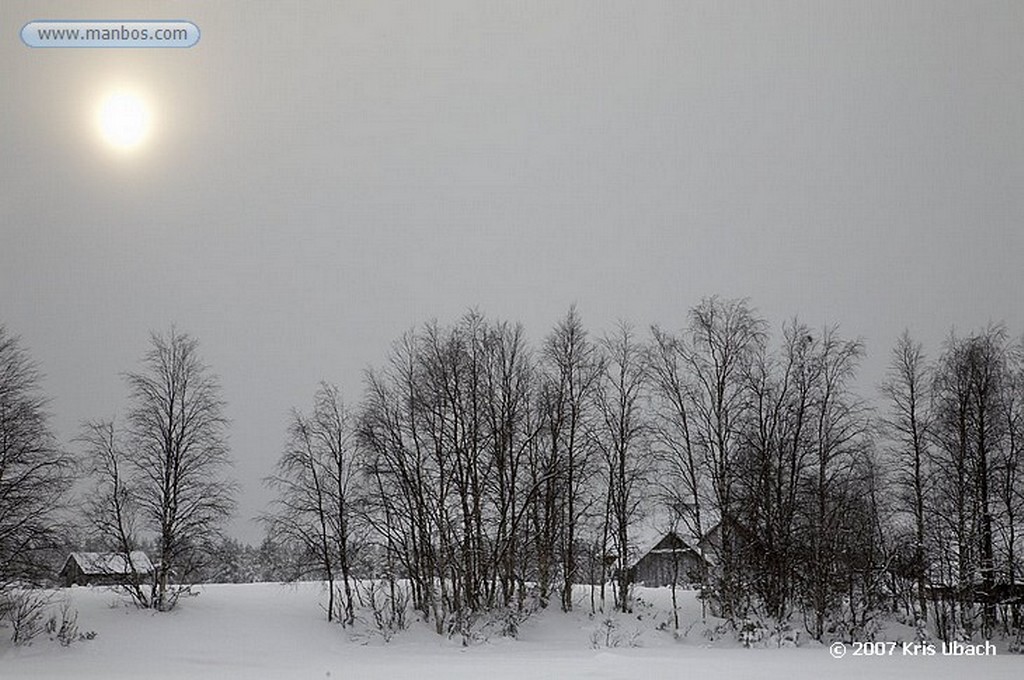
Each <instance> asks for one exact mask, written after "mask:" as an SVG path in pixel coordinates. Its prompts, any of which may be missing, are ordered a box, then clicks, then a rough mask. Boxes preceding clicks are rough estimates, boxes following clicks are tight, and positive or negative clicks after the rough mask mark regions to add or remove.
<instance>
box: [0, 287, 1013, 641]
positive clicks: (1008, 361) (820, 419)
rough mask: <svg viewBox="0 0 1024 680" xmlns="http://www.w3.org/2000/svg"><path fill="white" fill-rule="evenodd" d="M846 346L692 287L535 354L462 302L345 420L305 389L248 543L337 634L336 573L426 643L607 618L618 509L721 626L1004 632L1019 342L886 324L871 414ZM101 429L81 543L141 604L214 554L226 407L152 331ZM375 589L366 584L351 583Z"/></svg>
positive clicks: (39, 446)
mask: <svg viewBox="0 0 1024 680" xmlns="http://www.w3.org/2000/svg"><path fill="white" fill-rule="evenodd" d="M863 355H864V347H863V344H862V343H861V342H860V341H859V340H856V339H848V338H844V337H843V336H842V335H841V334H840V333H839V331H838V329H836V328H835V327H827V328H824V329H821V330H812V329H811V328H809V327H808V326H806V325H805V324H802V323H800V322H799V321H797V320H793V321H791V322H789V323H787V324H784V326H783V328H782V333H781V336H780V337H779V338H775V339H773V338H772V337H771V334H770V333H769V327H768V324H767V322H766V321H765V320H764V319H763V318H761V317H760V316H758V315H757V314H756V312H755V311H754V310H753V309H752V308H751V307H750V306H749V305H748V303H747V302H746V301H744V300H721V299H718V298H709V299H706V300H704V301H702V302H701V303H700V304H699V305H697V306H696V307H694V308H693V309H692V310H691V311H690V313H689V315H688V318H687V320H686V322H685V323H684V324H682V327H681V328H680V329H678V330H675V331H669V330H665V329H662V328H659V327H654V328H652V329H651V333H650V337H649V338H644V337H641V336H640V335H639V334H638V333H637V332H636V331H635V330H634V329H633V328H631V327H630V326H629V325H626V324H621V325H619V326H618V327H617V328H616V329H615V330H614V331H613V332H611V333H609V334H606V335H604V336H601V337H595V336H592V335H591V334H589V333H588V332H587V330H586V329H585V327H584V325H583V323H582V321H581V319H580V316H579V314H578V313H577V312H576V310H575V309H571V310H570V311H569V312H568V313H567V314H566V315H565V317H563V318H562V319H561V320H560V321H559V322H558V324H557V325H556V326H555V327H554V328H553V329H552V330H551V331H550V332H549V333H548V334H547V335H546V337H544V338H543V340H542V342H541V343H540V344H539V345H537V346H532V345H531V344H530V343H529V342H527V340H526V338H525V334H524V331H523V329H522V328H521V327H520V326H519V325H516V324H511V323H507V322H500V321H493V320H489V319H487V318H485V317H484V316H483V315H481V314H479V313H476V312H471V313H469V314H467V315H465V316H464V317H463V318H462V319H460V320H459V321H458V322H457V323H455V324H452V325H450V326H445V325H442V324H439V323H436V322H435V323H430V324H427V325H425V326H423V327H422V328H421V329H419V330H416V331H413V332H410V333H408V334H406V335H405V336H403V337H402V338H400V339H399V340H398V341H397V342H396V343H395V344H394V346H393V348H392V351H391V353H390V355H389V357H388V359H387V361H386V363H385V365H384V366H383V367H381V368H380V369H377V370H373V371H370V372H368V374H367V377H366V391H365V395H364V397H363V399H362V400H361V402H360V403H359V404H358V405H357V406H356V407H355V408H354V409H351V410H350V409H349V408H348V407H346V406H345V405H344V404H343V403H342V399H341V396H340V391H339V390H338V388H336V387H334V386H331V385H328V384H322V385H321V386H320V388H319V389H318V390H317V392H316V394H315V395H314V399H313V404H312V410H311V411H310V412H308V413H304V412H302V411H298V410H297V411H295V412H294V413H293V414H292V418H291V425H290V428H289V431H288V435H287V444H286V447H285V450H284V453H283V455H282V457H281V459H280V461H279V464H278V467H277V469H276V471H275V474H274V475H273V476H272V477H271V478H270V479H269V483H270V484H271V485H272V486H273V487H274V488H275V489H276V490H277V492H278V498H277V501H276V503H275V505H274V507H273V508H272V509H271V511H270V512H268V513H267V515H266V516H265V517H264V519H265V521H266V523H267V527H268V529H269V530H270V533H271V535H273V536H274V537H275V539H276V540H277V539H279V540H282V541H290V542H292V543H294V544H296V545H299V546H301V547H302V549H303V554H305V555H306V557H307V562H308V564H307V566H308V567H309V569H310V573H312V574H315V575H317V576H323V577H325V578H326V579H327V581H328V583H329V591H330V595H329V597H330V600H329V602H328V606H327V611H328V617H329V618H331V619H334V618H337V619H338V620H340V621H342V622H344V623H346V624H347V623H351V622H352V621H353V620H354V617H355V604H354V603H355V601H356V600H357V599H358V597H359V593H358V585H357V583H356V580H355V579H356V576H367V575H372V576H375V577H381V578H384V579H385V581H384V582H386V583H387V584H388V587H389V588H391V589H392V591H391V593H390V594H389V596H388V597H389V598H390V599H389V601H390V602H392V603H396V606H397V603H400V602H402V601H403V600H402V598H401V597H400V596H399V594H398V593H397V592H396V591H395V590H394V589H395V587H396V586H395V584H396V582H397V581H398V580H399V579H405V580H407V581H408V583H409V586H410V592H411V599H412V604H413V606H414V607H415V608H416V609H417V610H419V612H420V613H421V615H422V616H423V617H424V618H425V619H427V620H430V621H432V622H433V623H434V625H435V626H436V628H437V630H438V631H446V630H447V631H451V630H458V629H465V627H467V626H469V625H471V624H472V621H473V618H474V617H475V616H477V615H478V614H479V613H481V612H484V611H487V610H490V609H494V608H505V609H508V608H522V607H524V606H525V605H524V603H525V601H526V599H527V598H528V597H530V598H532V597H534V596H535V597H536V599H537V601H538V602H539V604H540V606H543V607H546V606H549V604H550V603H551V602H552V601H555V602H557V603H558V606H560V607H561V608H562V609H563V610H566V611H568V610H570V609H572V608H573V606H574V605H575V604H576V603H575V602H574V586H575V585H577V584H581V583H589V584H598V585H599V588H600V589H599V590H598V589H591V606H592V607H596V606H597V605H596V598H597V597H598V595H597V593H600V601H601V605H602V606H604V596H605V584H612V585H613V586H614V587H613V588H612V597H613V602H614V606H615V607H617V608H619V609H621V610H622V611H628V610H629V609H630V607H631V593H630V587H631V583H630V579H631V575H632V571H631V569H630V566H631V565H632V564H633V562H634V561H635V559H636V558H637V557H638V555H637V554H636V550H637V547H638V546H637V537H636V535H635V534H636V531H637V527H638V523H639V521H640V520H641V519H642V518H643V516H644V515H645V514H649V513H656V514H657V513H660V514H662V515H664V514H668V515H670V516H671V520H672V522H671V523H672V525H673V526H675V527H677V528H678V527H681V528H683V529H685V532H684V534H685V535H688V536H689V537H691V538H692V539H693V540H694V541H696V540H697V539H702V540H701V543H700V549H701V551H702V552H703V553H704V555H705V557H706V558H707V564H708V566H707V568H706V569H705V570H704V571H703V573H701V574H699V577H700V579H701V580H702V587H703V590H704V592H705V593H706V595H707V601H708V602H710V603H712V604H713V607H714V609H715V610H716V612H717V613H719V614H721V615H722V616H724V617H725V618H727V619H730V620H734V621H736V620H740V619H743V618H746V617H750V616H758V617H766V618H770V619H774V620H776V621H779V622H785V621H792V620H794V618H796V619H802V622H803V624H804V625H805V626H806V629H807V630H808V631H809V632H810V633H811V634H812V635H813V636H814V637H816V638H824V637H826V636H828V635H834V634H836V633H837V631H839V632H842V631H844V630H845V631H850V630H860V629H862V628H863V627H865V626H867V625H869V623H870V621H871V618H872V617H873V616H874V615H875V614H876V613H877V612H879V611H880V610H883V609H885V608H893V607H895V606H899V607H903V608H904V609H906V610H907V611H908V612H909V613H910V614H911V615H912V616H913V617H914V618H915V619H917V620H920V621H922V622H925V621H927V622H929V623H930V624H932V625H934V626H935V628H936V630H937V631H938V632H939V633H940V634H941V635H944V636H947V637H948V636H953V635H958V634H967V635H970V634H972V633H973V632H975V631H981V632H983V633H985V634H990V633H991V632H992V631H993V630H994V629H995V628H996V627H997V626H1000V625H1002V626H1004V627H1005V628H1006V629H1016V630H1019V629H1020V626H1021V621H1020V611H1019V605H1007V603H1008V602H1010V601H1012V599H1013V598H1014V597H1017V598H1018V600H1019V597H1020V592H1019V591H1020V586H1019V581H1020V578H1021V569H1022V562H1021V546H1020V541H1021V533H1022V523H1021V518H1022V516H1024V469H1022V463H1024V453H1022V447H1024V415H1022V413H1024V412H1022V408H1024V349H1022V346H1021V343H1019V342H1015V341H1013V340H1011V338H1010V337H1009V336H1008V334H1007V332H1006V331H1005V329H1003V328H1002V327H999V326H993V327H990V328H986V329H983V330H981V331H979V332H977V333H974V334H970V335H967V336H958V335H951V336H950V337H949V338H948V339H947V340H946V342H945V343H944V344H943V345H942V347H941V350H940V351H939V353H938V354H937V356H936V358H935V359H934V360H929V359H928V358H927V356H926V355H925V352H924V350H923V348H922V347H921V345H920V344H918V343H916V342H915V341H914V340H912V339H911V338H910V337H909V336H908V335H904V336H903V337H902V338H900V340H899V341H898V342H897V344H896V347H895V348H894V350H893V353H892V360H891V365H890V369H889V372H888V374H887V377H886V380H885V382H884V384H883V385H882V386H881V396H882V398H883V399H882V401H880V402H878V403H877V404H876V405H875V406H874V407H872V406H871V404H870V403H869V402H868V401H867V400H866V399H865V398H864V397H863V396H861V395H859V394H858V393H857V391H856V390H855V382H856V379H857V371H858V366H859V362H860V361H861V359H862V357H863ZM126 381H127V384H128V387H129V407H128V409H127V413H126V416H125V418H124V420H123V424H122V423H116V422H115V421H113V420H107V421H96V422H92V423H89V424H87V426H86V427H85V428H84V430H83V433H82V436H81V438H80V443H81V445H82V447H83V448H84V449H85V450H86V452H87V453H88V461H89V472H91V474H92V477H93V481H94V483H95V487H94V488H93V489H92V492H91V493H90V494H89V496H88V499H89V500H88V512H87V516H88V518H89V520H90V521H89V526H90V527H91V531H92V533H93V538H94V539H95V540H96V541H97V542H98V543H101V544H103V545H104V546H105V547H106V548H107V549H110V550H116V551H118V552H121V553H122V554H124V555H125V558H126V559H128V560H130V559H131V554H132V551H133V550H134V549H135V548H137V547H138V546H139V544H140V542H141V541H143V540H152V541H153V542H154V545H155V546H156V549H155V552H156V553H158V554H157V561H158V562H159V571H158V574H159V577H158V578H157V579H156V581H155V582H149V581H147V582H146V583H143V582H142V581H141V580H140V581H138V582H136V583H134V584H131V585H130V587H129V590H130V591H131V593H132V596H133V597H134V598H135V599H136V600H137V601H138V602H139V604H140V605H142V606H152V607H155V608H158V609H168V608H170V607H172V606H173V605H174V602H175V601H176V598H177V597H178V596H179V595H180V594H181V593H182V592H184V588H186V587H187V585H188V583H190V581H191V579H192V575H193V574H196V573H202V572H203V568H204V564H203V563H204V560H206V558H207V557H208V556H209V555H210V553H211V551H212V550H213V549H214V548H215V547H216V545H218V544H220V543H221V542H222V536H221V534H220V527H221V526H222V523H223V520H224V519H225V518H226V517H227V516H228V514H229V513H230V511H231V509H232V505H233V503H232V493H233V487H232V485H231V484H230V483H229V482H228V481H227V480H226V479H225V477H224V472H225V470H226V466H227V464H228V449H227V443H226V433H227V421H226V419H225V417H224V415H223V407H224V403H223V400H222V398H221V396H220V387H219V385H218V383H217V380H216V379H215V378H214V377H213V376H212V375H211V374H210V372H209V369H208V367H207V366H206V365H205V364H203V363H202V361H201V360H200V359H199V355H198V344H197V342H196V341H195V339H194V338H191V337H189V336H187V335H184V334H181V333H178V332H177V331H173V330H172V331H171V332H170V333H169V334H167V335H154V336H153V337H152V342H151V349H150V351H149V353H148V354H147V355H146V356H145V358H144V361H143V364H142V367H141V369H140V370H139V371H137V372H134V373H129V374H127V375H126ZM38 382H39V374H38V371H37V369H36V367H35V365H34V364H33V363H32V362H31V361H30V360H29V358H28V356H27V354H26V353H25V352H24V350H23V349H21V347H20V346H19V343H18V341H17V339H16V338H13V337H12V336H10V335H8V334H7V333H6V332H4V331H2V330H0V584H10V583H13V582H15V581H17V580H18V579H31V578H33V577H38V572H39V566H40V565H41V564H42V563H43V561H42V560H41V559H40V558H39V557H38V555H40V554H42V553H43V552H45V551H46V550H47V549H52V548H53V547H54V545H55V543H56V541H55V540H54V539H55V529H54V527H55V526H56V525H57V524H58V521H57V520H56V519H55V512H56V511H57V510H58V509H59V508H60V506H61V504H62V502H63V499H64V498H65V497H66V492H67V489H68V488H69V484H70V482H71V475H72V472H73V468H74V466H73V464H72V460H71V458H70V457H69V456H67V455H66V454H65V453H63V452H62V450H61V448H60V447H59V446H58V445H57V443H56V441H55V439H54V437H53V436H52V434H51V432H50V430H49V427H48V426H47V420H46V412H45V399H44V398H43V397H42V395H41V393H40V391H39V386H38ZM377 595H379V593H377V594H375V597H376V596H377Z"/></svg>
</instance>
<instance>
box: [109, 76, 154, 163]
mask: <svg viewBox="0 0 1024 680" xmlns="http://www.w3.org/2000/svg"><path fill="white" fill-rule="evenodd" d="M98 121H99V127H100V134H101V135H102V136H103V139H104V141H106V142H107V143H108V144H110V145H111V146H113V147H115V148H117V149H121V150H124V151H129V150H131V149H135V148H137V147H138V146H139V145H140V144H142V143H143V142H144V141H145V140H146V137H147V136H148V135H149V128H150V123H151V116H150V111H149V106H148V105H147V104H146V101H145V100H144V99H143V98H142V97H141V96H139V95H138V94H136V93H134V92H128V91H124V90H122V91H117V92H112V93H110V94H109V95H107V97H106V98H105V99H104V100H103V102H102V103H101V104H100V108H99V114H98Z"/></svg>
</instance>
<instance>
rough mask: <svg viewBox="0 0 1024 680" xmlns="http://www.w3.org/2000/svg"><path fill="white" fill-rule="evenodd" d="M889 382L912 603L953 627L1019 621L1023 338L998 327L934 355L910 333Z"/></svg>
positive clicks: (950, 342) (895, 477)
mask: <svg viewBox="0 0 1024 680" xmlns="http://www.w3.org/2000/svg"><path fill="white" fill-rule="evenodd" d="M884 391H885V394H886V396H887V397H888V401H889V403H890V413H891V415H890V417H889V418H888V419H887V420H886V423H885V426H886V432H887V434H888V436H887V439H886V441H887V446H888V451H889V454H890V455H889V460H890V463H891V465H892V475H891V476H892V481H893V484H894V486H895V493H894V502H895V508H894V510H895V513H896V514H897V517H898V518H900V519H901V520H902V521H901V523H900V527H901V529H902V538H903V539H904V541H905V544H906V545H908V546H909V549H906V550H905V551H904V552H903V554H902V555H901V559H900V562H899V566H900V575H901V576H902V577H903V578H904V579H905V580H906V581H909V582H911V583H912V584H913V593H914V597H912V598H908V600H909V601H908V603H907V605H908V606H912V607H913V608H914V610H915V611H916V613H917V615H918V616H919V617H920V618H922V619H924V618H929V615H931V618H932V619H934V620H935V622H936V623H937V624H938V625H939V626H940V627H941V628H942V629H943V630H944V631H945V632H946V634H950V635H952V634H961V633H966V634H968V635H969V634H971V633H972V632H973V631H975V630H979V629H980V630H981V631H982V632H983V633H985V634H988V633H990V632H991V631H992V630H993V629H994V628H995V627H996V626H997V625H998V624H1000V623H1001V624H1002V625H1003V626H1004V627H1005V628H1012V629H1019V628H1020V625H1021V619H1020V608H1019V606H1012V607H1009V608H1007V607H1000V606H999V603H1000V602H1003V601H1007V600H1016V601H1017V602H1019V601H1020V600H1021V599H1022V592H1021V590H1020V587H1019V583H1020V579H1021V575H1022V562H1021V556H1020V538H1021V532H1022V529H1024V526H1022V524H1021V519H1022V517H1024V346H1022V345H1021V343H1019V342H1011V341H1010V339H1009V337H1008V335H1007V332H1006V330H1005V328H1003V327H1001V326H990V327H988V328H985V329H983V330H981V331H979V332H977V333H974V334H970V335H966V336H958V335H950V337H949V338H948V339H947V340H946V342H945V343H944V345H943V348H942V351H941V353H940V354H939V355H938V357H937V358H936V359H935V360H934V361H929V360H928V359H927V357H926V355H925V353H924V350H923V348H922V346H921V345H920V344H919V343H916V342H914V341H913V340H912V339H911V338H910V337H909V336H907V335H904V336H903V337H902V338H900V340H899V342H898V343H897V346H896V348H895V350H894V352H893V361H892V366H891V371H890V375H889V379H888V380H887V382H886V383H885V386H884ZM929 585H933V586H935V585H937V586H939V588H938V589H936V588H931V590H932V592H933V593H934V592H935V591H936V590H939V591H940V594H941V597H938V598H934V604H933V606H932V607H931V609H932V610H934V611H929V609H930V608H929V599H930V598H929ZM1015 586H1016V587H1015ZM1000 619H1001V621H1000Z"/></svg>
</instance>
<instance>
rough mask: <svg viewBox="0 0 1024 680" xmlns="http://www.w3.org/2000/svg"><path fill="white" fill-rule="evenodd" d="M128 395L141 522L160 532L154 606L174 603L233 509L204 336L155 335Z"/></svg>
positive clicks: (131, 377) (130, 377) (219, 406)
mask: <svg viewBox="0 0 1024 680" xmlns="http://www.w3.org/2000/svg"><path fill="white" fill-rule="evenodd" d="M150 344H151V348H150V350H149V352H148V353H147V354H146V356H145V359H144V361H143V368H142V370H141V371H139V372H135V373H129V374H127V376H126V380H127V382H128V387H129V393H130V401H131V405H130V409H129V415H128V420H129V448H130V451H131V456H130V461H131V466H132V468H133V476H134V478H135V480H136V485H135V488H136V491H137V495H136V498H137V500H138V503H139V508H140V511H141V517H142V521H143V522H144V524H145V526H146V528H147V529H149V530H151V531H153V532H154V533H155V534H156V536H157V548H158V551H159V559H160V563H159V565H158V577H157V588H156V593H155V595H154V602H153V605H154V607H155V608H156V609H158V610H160V611H166V610H169V609H171V608H173V607H174V605H175V603H176V602H177V599H178V596H179V595H180V594H181V593H182V592H183V590H184V588H187V585H188V584H189V581H190V579H191V578H192V576H193V575H194V573H195V572H196V570H197V569H198V568H200V567H201V566H202V563H203V560H204V559H205V557H206V555H208V554H209V552H210V551H211V550H212V548H213V546H214V545H216V543H217V542H219V539H220V537H221V536H220V532H221V525H222V523H223V522H224V520H226V519H227V518H228V516H229V515H230V514H231V512H232V511H233V509H234V498H233V496H234V485H233V484H232V483H231V482H229V481H227V480H226V479H225V478H224V473H225V470H226V468H227V467H228V466H229V465H230V459H229V456H228V444H227V427H228V421H227V419H226V418H225V416H224V401H223V400H222V399H221V396H220V384H219V382H218V380H217V379H216V377H214V376H213V375H211V374H210V371H209V368H208V367H207V366H206V365H205V364H204V363H203V362H202V361H201V360H200V358H199V352H198V348H199V342H198V341H197V340H196V339H194V338H192V337H190V336H188V335H186V334H184V333H180V332H178V331H177V330H175V329H173V328H172V329H171V331H170V332H169V333H168V334H166V335H158V334H153V335H152V336H151V338H150Z"/></svg>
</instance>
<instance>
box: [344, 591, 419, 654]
mask: <svg viewBox="0 0 1024 680" xmlns="http://www.w3.org/2000/svg"><path fill="white" fill-rule="evenodd" d="M355 584H356V589H355V591H356V597H357V599H358V600H359V606H360V609H361V610H365V611H367V612H368V613H369V616H370V619H371V621H372V625H373V630H374V632H375V633H377V634H378V635H380V637H381V638H382V639H383V640H384V642H391V639H392V638H393V637H394V636H395V635H397V634H398V633H399V632H401V631H403V630H405V629H406V628H408V626H409V624H408V620H407V617H406V612H407V611H408V609H409V592H408V590H407V589H405V588H403V587H402V586H401V585H400V584H399V583H397V582H396V581H394V580H388V581H378V580H375V579H367V580H365V581H356V582H355ZM360 618H362V616H360Z"/></svg>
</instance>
